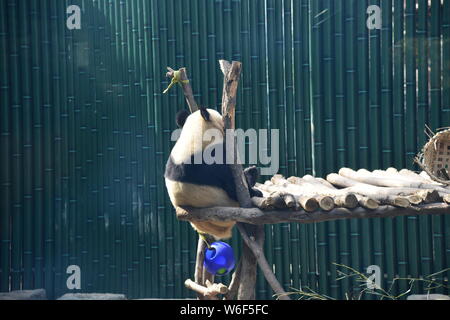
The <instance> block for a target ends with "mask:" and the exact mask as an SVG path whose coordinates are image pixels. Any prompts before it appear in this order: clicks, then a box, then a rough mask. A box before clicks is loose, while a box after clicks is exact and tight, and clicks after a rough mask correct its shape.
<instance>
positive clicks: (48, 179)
mask: <svg viewBox="0 0 450 320" xmlns="http://www.w3.org/2000/svg"><path fill="white" fill-rule="evenodd" d="M39 9H40V13H41V19H42V20H41V28H42V29H41V30H42V43H43V44H44V46H43V47H42V50H43V52H44V54H43V56H42V60H41V61H42V79H41V81H42V92H43V109H42V115H43V133H44V139H43V142H44V146H43V175H44V190H45V192H44V265H45V271H44V277H45V279H44V280H45V282H44V283H45V289H46V291H47V296H48V297H50V298H52V297H53V295H54V291H53V284H54V279H53V276H54V274H53V270H52V269H53V265H54V259H55V255H54V248H53V247H54V228H53V219H54V205H53V199H54V183H53V175H54V173H53V172H54V167H53V166H54V162H53V141H52V136H53V121H52V112H53V110H52V109H53V107H54V106H53V105H52V99H51V97H50V94H51V91H50V82H51V74H52V71H53V70H52V68H51V66H50V59H49V58H50V46H49V45H50V39H49V33H50V32H49V25H48V22H49V21H50V19H49V15H48V12H49V11H48V5H47V3H45V2H44V3H42V4H41V6H40V7H39Z"/></svg>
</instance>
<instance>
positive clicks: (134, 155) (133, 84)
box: [126, 2, 173, 298]
mask: <svg viewBox="0 0 450 320" xmlns="http://www.w3.org/2000/svg"><path fill="white" fill-rule="evenodd" d="M133 4H134V3H133V2H127V3H126V19H127V20H126V21H127V38H128V50H127V56H128V64H129V67H128V82H129V84H130V89H129V92H130V98H129V107H128V117H127V119H128V121H127V132H128V133H127V134H128V140H129V143H128V145H129V148H128V149H127V154H126V157H127V163H128V167H129V168H130V169H129V170H128V173H127V177H126V179H127V185H128V186H129V187H128V190H129V192H130V194H131V197H132V199H131V201H130V204H131V205H130V206H129V207H128V208H129V209H128V210H129V211H131V212H130V213H129V214H128V219H129V223H128V229H127V238H128V239H127V241H128V243H129V244H128V247H130V246H131V250H130V251H131V252H130V253H131V255H130V258H129V259H130V260H129V261H128V264H129V265H131V266H129V267H128V269H129V270H130V273H129V278H128V294H129V295H130V296H131V297H134V298H136V297H139V296H140V295H141V292H140V286H137V285H136V283H137V282H138V281H139V279H140V270H141V266H142V261H141V259H140V253H139V225H140V212H139V211H140V209H139V204H140V199H139V198H140V192H139V182H138V176H139V173H138V159H139V150H138V149H139V148H138V143H137V139H136V137H137V130H139V129H138V128H139V120H138V115H137V113H138V108H139V102H140V99H139V85H140V83H139V82H138V81H139V72H140V69H141V68H140V66H139V65H138V47H137V43H138V39H137V37H138V33H137V31H138V26H137V23H138V21H137V16H136V13H135V7H134V5H133ZM168 140H169V139H168ZM128 152H129V153H128ZM128 250H129V249H128ZM172 296H173V295H172Z"/></svg>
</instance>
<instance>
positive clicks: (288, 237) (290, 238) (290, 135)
mask: <svg viewBox="0 0 450 320" xmlns="http://www.w3.org/2000/svg"><path fill="white" fill-rule="evenodd" d="M293 19H294V8H293V4H292V3H291V2H288V1H286V2H284V8H283V25H284V30H283V34H284V48H283V51H284V82H285V88H286V95H285V104H286V107H285V108H286V129H287V135H286V142H287V150H286V151H287V173H288V175H295V174H296V152H295V129H296V128H295V116H296V113H295V112H296V106H295V104H294V73H295V70H294V68H293V66H294V36H293V32H292V28H293ZM298 237H299V235H298V228H297V225H296V224H295V223H291V224H289V225H286V230H285V232H284V234H283V238H284V239H283V241H284V242H285V243H286V244H285V245H286V248H288V249H289V251H288V252H289V254H285V256H284V261H283V273H284V274H285V275H286V277H285V280H284V283H283V286H284V287H285V288H289V287H295V288H300V281H299V280H300V276H299V261H298V242H299V239H298ZM290 266H292V267H290Z"/></svg>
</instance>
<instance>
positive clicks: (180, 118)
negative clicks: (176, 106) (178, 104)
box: [175, 109, 189, 128]
mask: <svg viewBox="0 0 450 320" xmlns="http://www.w3.org/2000/svg"><path fill="white" fill-rule="evenodd" d="M187 117H189V111H187V110H186V109H182V110H180V111H178V112H177V115H176V116H175V121H176V123H177V126H178V128H183V126H184V123H185V122H186V119H187Z"/></svg>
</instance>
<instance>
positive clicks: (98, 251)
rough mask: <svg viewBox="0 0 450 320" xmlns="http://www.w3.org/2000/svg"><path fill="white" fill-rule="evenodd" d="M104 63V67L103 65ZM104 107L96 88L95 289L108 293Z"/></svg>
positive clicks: (101, 40) (100, 47)
mask: <svg viewBox="0 0 450 320" xmlns="http://www.w3.org/2000/svg"><path fill="white" fill-rule="evenodd" d="M94 5H95V7H94V8H95V9H96V10H98V11H99V12H103V13H106V9H104V1H101V0H100V1H98V2H96V3H94ZM107 26H108V24H107V21H106V19H105V20H101V22H99V23H98V25H96V32H95V35H94V43H95V45H96V49H95V51H94V52H95V53H97V55H98V56H99V57H95V66H96V70H95V77H96V79H97V81H98V82H100V81H103V79H106V78H107V75H106V74H107V72H109V71H110V70H107V67H105V65H107V66H109V65H110V64H109V61H108V60H107V52H108V51H109V48H107V47H106V44H105V40H106V38H107V37H108V31H110V30H109V29H107ZM102 63H103V65H102ZM105 105H108V104H107V101H106V96H105V93H104V91H103V90H98V89H97V88H96V92H95V110H96V112H97V114H98V116H97V118H96V121H95V130H96V132H97V133H98V134H97V137H96V142H97V146H96V150H95V155H96V160H95V169H94V170H95V172H97V175H96V186H95V189H94V190H93V191H92V192H93V193H94V194H95V195H96V197H95V199H94V200H95V201H96V212H97V216H96V219H95V221H94V226H95V227H96V231H94V236H93V241H95V243H96V244H97V245H95V246H94V249H95V260H94V261H93V263H95V264H97V266H96V270H95V271H94V272H95V274H96V275H97V278H96V282H95V285H94V288H96V290H97V291H99V292H105V291H107V290H108V289H109V287H107V285H106V284H107V282H106V275H107V273H108V270H109V260H108V256H109V245H108V242H109V240H108V235H109V228H108V227H107V221H108V220H107V218H108V213H107V212H106V208H107V205H105V202H106V196H105V194H106V190H105V189H104V187H105V186H106V183H107V182H106V181H107V179H106V175H105V174H103V172H104V171H105V167H106V164H105V158H106V157H105V154H104V153H103V151H104V150H103V146H104V145H106V144H107V139H106V138H105V133H106V132H107V130H105V128H106V124H105V122H106V121H108V120H109V117H108V113H107V112H105Z"/></svg>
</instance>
